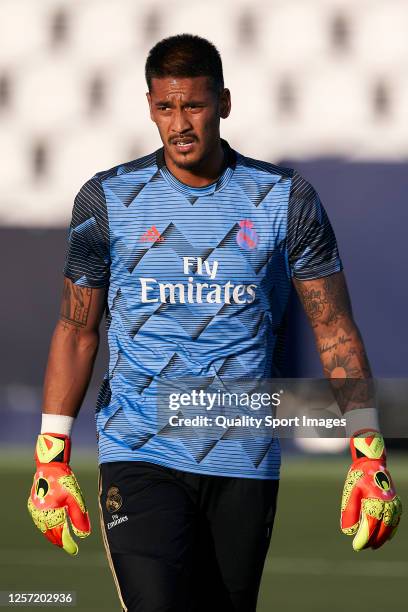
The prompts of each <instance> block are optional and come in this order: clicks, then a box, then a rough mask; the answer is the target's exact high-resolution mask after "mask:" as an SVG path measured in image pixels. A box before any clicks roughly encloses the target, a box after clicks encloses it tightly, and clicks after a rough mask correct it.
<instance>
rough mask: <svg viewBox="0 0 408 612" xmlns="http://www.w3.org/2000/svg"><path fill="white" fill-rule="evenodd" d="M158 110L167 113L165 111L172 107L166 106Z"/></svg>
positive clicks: (159, 107)
mask: <svg viewBox="0 0 408 612" xmlns="http://www.w3.org/2000/svg"><path fill="white" fill-rule="evenodd" d="M157 108H158V109H159V110H161V111H165V110H169V108H170V106H164V105H163V106H158V107H157Z"/></svg>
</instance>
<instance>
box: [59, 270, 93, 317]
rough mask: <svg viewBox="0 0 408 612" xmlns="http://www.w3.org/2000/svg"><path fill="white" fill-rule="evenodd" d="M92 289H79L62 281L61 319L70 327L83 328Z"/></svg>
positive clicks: (65, 280) (66, 281)
mask: <svg viewBox="0 0 408 612" xmlns="http://www.w3.org/2000/svg"><path fill="white" fill-rule="evenodd" d="M91 298H92V289H91V288H90V287H80V286H78V285H74V284H72V283H70V282H69V281H68V280H67V279H64V289H63V299H62V305H61V318H62V319H63V320H64V321H65V322H66V323H69V324H71V325H75V326H78V327H85V326H86V324H87V322H88V315H89V308H90V305H91Z"/></svg>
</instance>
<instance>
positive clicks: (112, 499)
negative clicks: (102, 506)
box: [106, 487, 123, 514]
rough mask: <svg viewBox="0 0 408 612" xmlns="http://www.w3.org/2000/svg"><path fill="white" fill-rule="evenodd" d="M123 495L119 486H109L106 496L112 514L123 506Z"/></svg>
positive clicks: (108, 508)
mask: <svg viewBox="0 0 408 612" xmlns="http://www.w3.org/2000/svg"><path fill="white" fill-rule="evenodd" d="M122 503H123V500H122V496H121V494H120V493H119V489H118V487H109V489H108V493H107V496H106V509H107V511H108V512H110V513H111V514H112V513H113V512H117V511H118V510H119V509H120V508H121V507H122Z"/></svg>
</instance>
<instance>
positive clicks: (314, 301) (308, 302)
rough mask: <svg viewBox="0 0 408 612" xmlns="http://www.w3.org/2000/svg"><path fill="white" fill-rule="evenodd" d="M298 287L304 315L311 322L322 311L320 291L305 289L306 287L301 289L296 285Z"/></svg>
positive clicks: (322, 304) (322, 303) (322, 302)
mask: <svg viewBox="0 0 408 612" xmlns="http://www.w3.org/2000/svg"><path fill="white" fill-rule="evenodd" d="M298 287H299V293H300V297H301V300H302V302H303V307H304V309H305V312H306V315H307V316H308V317H309V319H311V320H312V321H313V320H315V319H318V318H319V317H320V316H321V315H322V313H323V310H324V301H323V298H322V295H321V291H317V290H316V289H306V287H302V286H301V285H298Z"/></svg>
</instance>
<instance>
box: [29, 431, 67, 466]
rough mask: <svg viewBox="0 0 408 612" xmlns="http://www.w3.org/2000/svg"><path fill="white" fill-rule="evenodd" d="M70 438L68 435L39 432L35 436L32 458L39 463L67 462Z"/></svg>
mask: <svg viewBox="0 0 408 612" xmlns="http://www.w3.org/2000/svg"><path fill="white" fill-rule="evenodd" d="M70 457H71V440H70V438H69V436H65V435H64V434H58V433H57V434H55V433H48V432H47V433H41V434H40V435H39V436H38V438H37V444H36V447H35V453H34V458H35V461H36V463H37V464H39V463H69V460H70Z"/></svg>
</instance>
